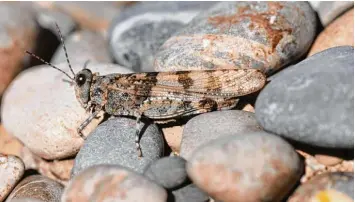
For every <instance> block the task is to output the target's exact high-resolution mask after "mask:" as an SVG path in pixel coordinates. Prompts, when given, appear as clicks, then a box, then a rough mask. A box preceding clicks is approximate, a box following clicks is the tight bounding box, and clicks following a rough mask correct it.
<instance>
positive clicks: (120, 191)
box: [62, 165, 167, 202]
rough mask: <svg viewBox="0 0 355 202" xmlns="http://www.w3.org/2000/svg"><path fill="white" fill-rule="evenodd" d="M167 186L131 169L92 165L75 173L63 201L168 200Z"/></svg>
mask: <svg viewBox="0 0 355 202" xmlns="http://www.w3.org/2000/svg"><path fill="white" fill-rule="evenodd" d="M166 199H167V193H166V191H165V189H164V188H162V187H161V186H159V185H157V184H155V183H154V182H152V181H150V180H148V179H146V178H145V177H143V176H142V175H140V174H138V173H135V172H133V171H131V170H129V169H127V168H124V167H120V166H114V165H96V166H92V167H90V168H88V169H86V170H84V171H83V172H81V173H80V174H79V175H77V176H75V177H74V178H73V179H72V180H71V181H70V183H69V185H68V186H67V187H66V188H65V191H64V193H63V196H62V202H70V201H80V202H86V201H88V202H89V201H98V200H100V201H105V202H111V201H112V202H114V201H115V202H116V201H117V202H118V201H121V202H124V201H127V202H130V201H145V202H160V201H161V202H165V201H166Z"/></svg>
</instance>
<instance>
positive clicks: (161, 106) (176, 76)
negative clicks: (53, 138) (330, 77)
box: [26, 24, 266, 157]
mask: <svg viewBox="0 0 355 202" xmlns="http://www.w3.org/2000/svg"><path fill="white" fill-rule="evenodd" d="M56 27H57V30H58V33H59V35H60V39H61V42H62V45H63V49H64V52H65V56H66V60H67V63H68V66H69V69H70V70H71V72H72V74H73V77H71V76H70V75H69V74H68V73H66V72H64V71H63V70H61V69H59V68H57V67H56V66H54V65H52V64H51V63H49V62H46V61H44V60H43V59H42V58H40V57H38V56H36V55H35V54H33V53H31V52H28V51H26V53H28V54H30V55H31V56H33V57H35V58H37V59H38V60H40V61H42V62H43V63H45V64H47V65H49V66H51V67H52V68H54V69H57V70H59V71H60V72H62V73H64V74H65V75H66V76H67V77H68V78H69V79H70V81H71V82H72V83H74V89H75V95H76V98H77V100H78V101H79V103H80V104H81V106H82V107H83V108H85V109H86V110H87V111H89V112H91V115H90V116H89V117H88V118H87V119H86V120H85V121H84V122H83V123H82V124H81V125H80V126H79V127H78V129H77V132H78V134H79V135H80V136H81V137H82V138H83V139H85V137H84V135H83V134H82V130H83V129H84V128H85V127H86V126H87V125H88V124H89V123H90V122H91V121H92V120H93V119H94V118H95V117H96V116H97V115H98V114H99V113H100V112H104V113H106V114H109V115H114V116H133V117H135V118H136V134H135V145H136V149H137V152H138V156H139V157H141V156H142V151H141V146H140V144H139V134H140V129H139V123H140V120H141V118H142V117H146V118H149V119H153V120H159V119H171V118H176V117H179V116H188V115H194V114H200V113H206V112H210V111H215V110H227V109H231V108H234V107H235V106H236V105H237V102H238V97H240V96H243V95H247V94H251V93H253V92H256V91H258V90H260V89H261V88H263V86H264V85H265V83H266V76H265V75H264V74H263V73H262V72H260V71H259V70H256V69H222V70H196V71H177V72H147V73H131V74H108V75H103V76H100V75H99V74H98V73H92V72H91V71H90V69H88V68H87V63H85V65H84V68H83V69H82V70H81V71H79V72H77V73H74V71H73V69H72V67H71V64H70V61H69V57H68V54H67V50H66V47H65V44H64V40H63V36H62V34H61V32H60V29H59V27H58V25H57V24H56Z"/></svg>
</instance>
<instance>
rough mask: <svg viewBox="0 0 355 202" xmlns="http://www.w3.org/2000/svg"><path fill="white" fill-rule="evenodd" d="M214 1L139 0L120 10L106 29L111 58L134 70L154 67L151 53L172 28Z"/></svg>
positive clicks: (171, 31)
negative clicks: (152, 0) (164, 0)
mask: <svg viewBox="0 0 355 202" xmlns="http://www.w3.org/2000/svg"><path fill="white" fill-rule="evenodd" d="M214 3H215V2H140V3H136V4H135V5H133V6H131V7H129V8H127V9H125V10H123V11H122V12H120V13H119V14H118V15H117V16H116V18H115V19H114V20H113V22H112V23H111V26H110V31H109V38H110V42H109V46H110V50H111V52H112V54H113V56H114V58H115V60H116V61H117V62H118V63H119V64H121V65H123V66H126V67H128V68H132V69H133V70H134V71H143V72H149V71H154V68H153V60H154V54H155V53H156V52H157V50H158V48H159V47H160V46H161V45H162V44H163V43H164V42H165V41H166V40H167V39H168V38H169V37H170V36H171V35H173V34H174V33H175V32H176V31H178V30H179V29H181V28H182V27H183V26H184V25H185V24H187V23H188V22H189V21H190V20H191V19H192V18H193V17H195V16H196V15H197V14H198V13H199V12H200V11H201V10H204V9H206V8H208V7H210V6H211V5H213V4H214Z"/></svg>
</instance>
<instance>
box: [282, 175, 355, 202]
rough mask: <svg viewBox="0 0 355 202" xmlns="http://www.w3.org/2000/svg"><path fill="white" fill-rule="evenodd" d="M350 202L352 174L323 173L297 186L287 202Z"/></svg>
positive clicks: (352, 194)
mask: <svg viewBox="0 0 355 202" xmlns="http://www.w3.org/2000/svg"><path fill="white" fill-rule="evenodd" d="M318 201H319V202H322V201H328V202H340V201H341V202H352V201H354V174H353V173H350V172H349V173H343V172H334V173H324V174H321V175H318V176H316V177H314V178H312V179H311V180H309V181H307V182H306V183H305V184H302V185H301V186H299V187H298V188H297V189H296V191H295V193H294V194H293V195H292V196H291V197H290V198H289V199H288V200H287V202H318Z"/></svg>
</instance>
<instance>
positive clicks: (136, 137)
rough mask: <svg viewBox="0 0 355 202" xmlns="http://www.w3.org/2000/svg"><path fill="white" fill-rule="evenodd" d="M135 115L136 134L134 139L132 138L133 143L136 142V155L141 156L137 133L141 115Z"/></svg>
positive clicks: (138, 132)
mask: <svg viewBox="0 0 355 202" xmlns="http://www.w3.org/2000/svg"><path fill="white" fill-rule="evenodd" d="M136 117H137V119H136V136H135V139H134V143H135V144H136V149H137V152H138V157H143V155H142V148H141V145H140V144H139V134H140V132H141V131H140V127H139V124H140V120H141V115H137V116H136Z"/></svg>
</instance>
